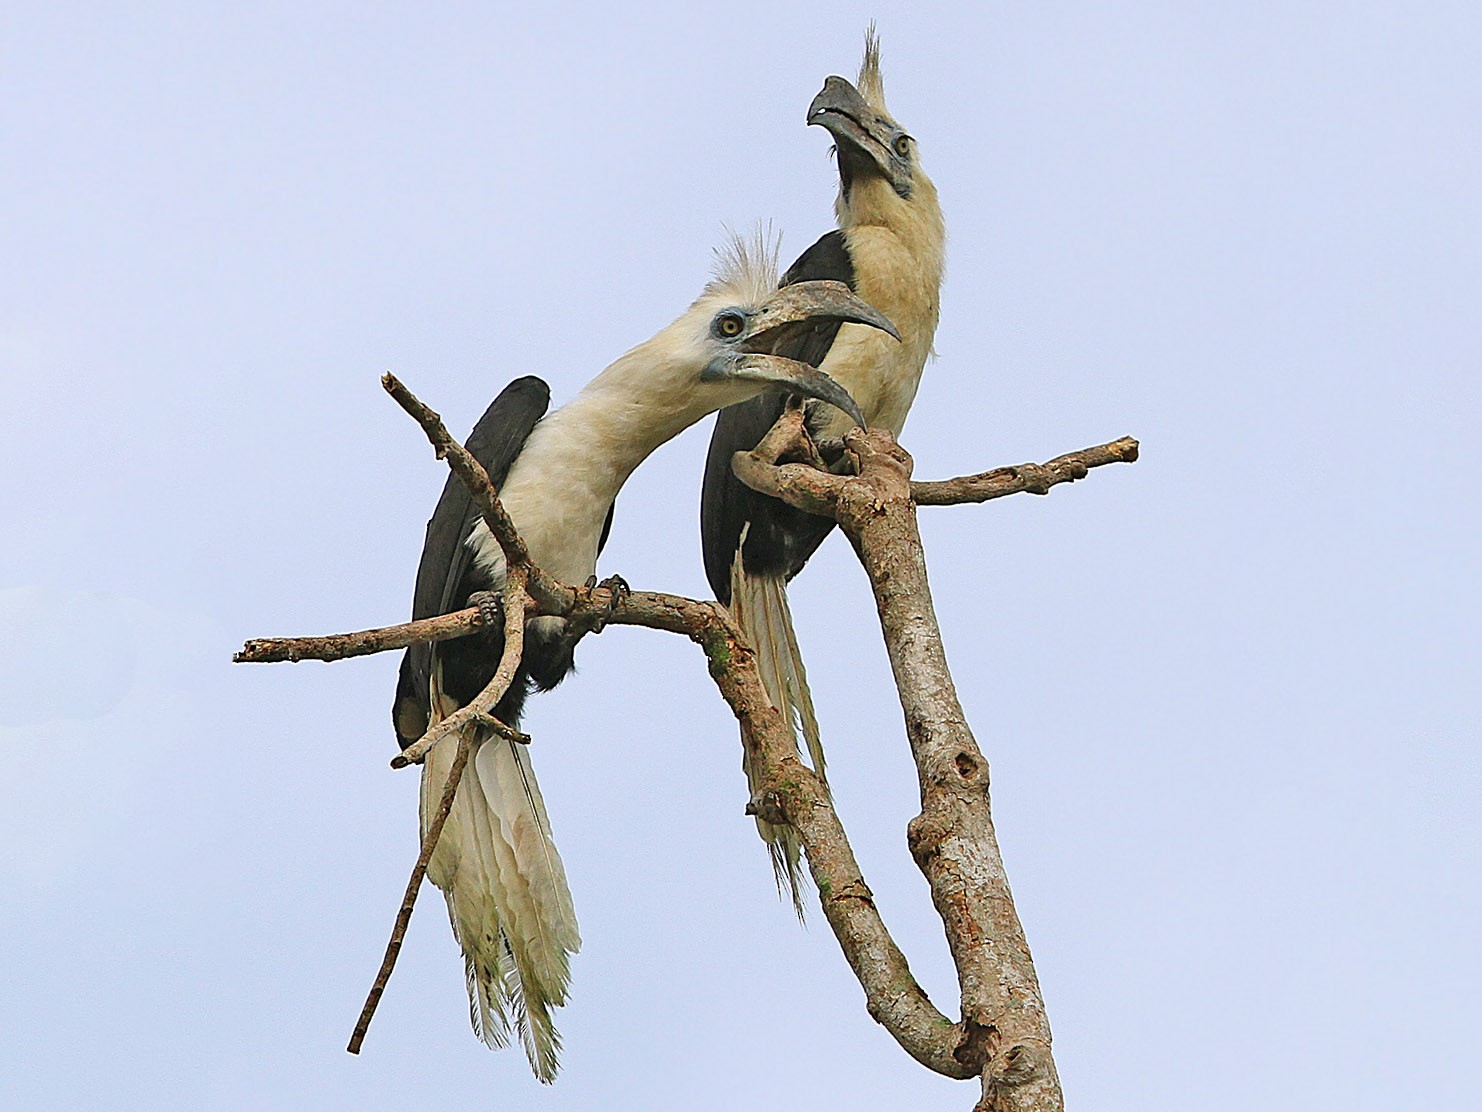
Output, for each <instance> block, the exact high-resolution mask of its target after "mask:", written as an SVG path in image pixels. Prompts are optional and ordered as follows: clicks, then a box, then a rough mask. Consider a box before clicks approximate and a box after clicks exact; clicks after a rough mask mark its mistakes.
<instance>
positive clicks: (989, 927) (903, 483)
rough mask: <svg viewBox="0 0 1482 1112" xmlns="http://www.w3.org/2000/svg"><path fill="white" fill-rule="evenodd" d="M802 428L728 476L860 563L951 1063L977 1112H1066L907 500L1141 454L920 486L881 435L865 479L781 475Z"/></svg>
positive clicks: (983, 765) (993, 490) (1039, 478)
mask: <svg viewBox="0 0 1482 1112" xmlns="http://www.w3.org/2000/svg"><path fill="white" fill-rule="evenodd" d="M801 421H802V418H801V414H784V416H783V418H782V419H781V420H780V421H779V427H778V428H774V430H773V434H771V435H769V437H768V439H767V440H764V441H763V443H762V445H759V446H758V449H757V450H756V451H753V452H749V453H738V454H737V455H736V457H735V459H734V462H733V467H734V469H735V472H736V474H737V476H738V477H739V478H740V479H741V481H742V482H744V483H746V484H747V485H748V486H751V487H753V488H754V489H756V490H759V491H761V492H762V493H765V494H770V495H772V496H773V497H776V498H781V499H782V500H783V501H786V502H788V503H789V504H790V505H793V506H796V507H798V508H800V509H803V510H807V511H809V512H812V513H819V514H825V515H827V516H829V517H833V518H834V519H835V520H837V521H838V522H839V524H840V526H841V528H843V530H844V532H845V534H846V535H847V536H848V537H849V539H850V542H851V543H852V544H853V545H854V548H855V551H856V552H857V553H858V555H859V558H860V561H861V562H862V563H863V564H864V567H865V570H866V572H867V573H868V575H869V578H870V584H871V587H872V589H873V591H874V594H875V602H876V608H877V610H878V611H879V615H880V624H881V629H882V631H883V633H884V636H885V643H886V648H887V651H888V652H889V655H890V662H891V669H892V672H893V673H894V676H895V682H896V687H897V690H898V691H899V694H900V702H901V709H902V711H903V713H904V715H905V725H906V736H907V738H908V740H909V742H910V746H911V753H912V756H913V758H914V759H915V762H916V767H917V772H918V777H919V782H920V790H921V813H920V814H919V815H918V816H917V817H916V818H914V819H912V820H911V823H910V824H909V826H908V828H907V843H908V845H909V847H910V850H911V854H912V856H913V857H914V858H915V860H916V863H917V865H918V866H919V867H920V868H921V870H922V872H923V873H924V874H925V875H926V878H927V882H928V884H929V885H930V887H931V892H932V902H933V903H934V905H935V906H936V909H937V912H938V914H939V915H940V916H941V918H942V922H943V925H944V926H945V928H946V933H947V942H948V946H949V948H950V950H951V952H952V959H953V962H954V964H955V966H956V968H957V974H958V982H959V986H960V988H961V993H962V1016H963V1019H962V1023H961V1028H962V1033H963V1036H964V1037H963V1038H962V1040H961V1042H960V1043H959V1045H957V1046H956V1047H955V1048H954V1050H953V1056H954V1058H955V1059H956V1060H957V1061H959V1062H961V1063H963V1064H964V1065H966V1066H969V1067H971V1069H972V1072H973V1073H975V1074H978V1075H980V1076H981V1079H982V1086H983V1096H982V1099H981V1101H980V1102H979V1104H978V1106H977V1108H978V1112H1059V1110H1061V1109H1063V1108H1064V1098H1063V1096H1062V1094H1061V1090H1060V1081H1059V1077H1058V1074H1057V1072H1056V1069H1055V1063H1054V1059H1053V1057H1052V1055H1051V1052H1050V1028H1049V1023H1048V1020H1047V1019H1046V1016H1045V1009H1044V1003H1043V1000H1042V998H1041V996H1040V991H1039V981H1038V978H1037V977H1036V975H1035V971H1034V963H1033V960H1032V959H1031V957H1030V953H1029V944H1028V942H1027V940H1026V939H1025V937H1024V930H1023V927H1022V925H1021V924H1020V922H1019V917H1018V913H1017V912H1016V911H1015V909H1014V903H1013V897H1012V896H1011V894H1010V892H1009V886H1008V878H1007V875H1006V873H1005V870H1004V866H1003V859H1002V856H1001V855H1000V853H999V849H998V842H997V838H996V837H995V835H994V831H993V819H992V814H991V811H990V808H989V793H988V783H989V776H988V762H987V761H986V759H985V758H984V757H983V754H982V752H981V751H980V750H979V749H978V746H977V742H976V741H975V740H974V739H973V736H972V731H971V729H970V728H969V727H968V724H967V719H966V716H965V715H964V714H963V711H962V706H961V704H960V702H959V701H958V698H957V692H956V687H955V685H954V683H953V681H952V676H951V673H950V672H949V671H948V669H947V661H946V656H945V653H944V652H943V649H942V640H941V631H940V629H939V627H938V625H937V619H936V612H935V609H934V607H933V605H932V601H931V590H930V586H929V584H928V582H927V576H926V561H925V556H924V553H923V550H922V545H921V535H920V532H919V531H918V529H917V526H916V513H915V501H914V500H913V498H914V497H921V498H923V499H924V500H926V501H928V502H931V503H933V504H948V503H952V502H963V501H983V500H986V499H988V498H995V497H1001V496H1003V495H1006V494H1013V493H1017V492H1019V491H1030V492H1035V493H1044V492H1045V491H1047V490H1048V489H1049V487H1050V486H1053V485H1055V484H1056V483H1061V482H1068V481H1071V480H1073V479H1077V478H1080V477H1082V476H1084V475H1085V474H1086V472H1087V470H1088V469H1089V468H1090V467H1095V466H1099V465H1101V464H1104V463H1114V462H1123V461H1126V462H1130V461H1132V460H1135V459H1136V458H1137V442H1136V441H1134V440H1131V439H1130V438H1124V439H1123V440H1120V441H1114V442H1112V443H1111V444H1107V445H1102V446H1101V447H1099V448H1092V449H1088V450H1086V451H1084V452H1077V453H1071V454H1070V455H1067V456H1061V457H1059V458H1058V459H1056V460H1052V461H1050V463H1048V464H1044V465H1034V464H1031V465H1026V466H1023V467H1019V468H1002V469H999V470H997V471H993V472H985V473H983V474H981V475H975V476H967V477H965V478H963V479H958V480H952V481H950V482H947V483H934V484H917V483H912V482H911V481H910V477H911V458H910V456H909V455H907V454H906V452H905V451H904V450H903V449H901V448H900V446H899V445H897V444H896V443H895V441H894V440H893V438H891V437H890V435H889V434H888V433H886V432H883V431H881V430H872V431H870V432H865V431H863V430H856V431H855V432H853V433H851V434H849V435H848V436H846V437H845V446H846V448H847V449H848V450H849V452H850V453H851V455H852V456H853V457H854V460H855V462H856V464H857V465H858V472H859V473H858V474H857V475H853V476H839V475H833V474H830V473H828V472H825V471H821V470H819V469H817V468H814V467H810V466H806V465H803V464H795V463H787V464H781V465H777V464H775V463H774V462H773V461H775V460H776V459H777V458H778V456H779V449H781V450H783V451H785V450H786V449H787V446H788V444H789V443H790V438H794V437H796V436H800V435H802V432H801V430H802V424H801ZM787 424H791V425H793V426H794V428H793V429H792V430H791V431H790V432H789V430H787V429H785V428H782V426H784V425H787Z"/></svg>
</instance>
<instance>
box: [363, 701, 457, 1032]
mask: <svg viewBox="0 0 1482 1112" xmlns="http://www.w3.org/2000/svg"><path fill="white" fill-rule="evenodd" d="M472 751H473V738H472V731H471V730H465V731H464V732H463V733H462V734H460V735H459V736H458V752H457V753H455V754H454V755H453V764H452V767H450V768H449V769H448V782H447V783H446V784H444V785H443V794H442V798H441V799H439V801H438V804H437V813H436V814H435V815H433V816H432V823H431V824H430V825H429V826H428V827H427V833H426V834H425V835H424V836H423V838H422V852H421V853H419V854H417V863H416V864H415V865H413V866H412V875H411V877H410V878H409V879H408V880H407V887H406V892H405V893H403V894H402V897H401V907H400V909H398V911H397V912H396V922H395V923H394V924H393V925H392V927H391V938H390V940H389V941H388V942H387V943H386V954H385V956H384V957H383V958H381V968H380V969H379V970H377V972H376V979H375V981H374V982H373V983H372V984H371V990H370V994H369V995H368V996H367V997H366V998H365V1007H363V1008H361V1009H360V1018H359V1019H357V1020H356V1021H355V1030H354V1031H353V1032H352V1033H351V1035H350V1044H349V1045H348V1046H347V1047H345V1049H346V1050H348V1051H349V1052H350V1053H351V1054H359V1053H360V1044H361V1043H363V1042H364V1041H365V1033H366V1031H368V1030H370V1024H371V1019H372V1018H373V1017H374V1016H375V1014H376V1007H377V1006H378V1005H379V1004H380V1003H381V994H382V993H384V992H385V991H386V985H387V984H388V983H389V982H390V980H391V971H392V970H393V969H395V968H396V958H397V955H398V954H400V953H401V944H402V941H403V940H404V939H405V938H406V934H407V926H408V924H410V923H411V921H412V909H413V908H415V907H416V906H417V893H418V892H419V891H421V889H422V878H423V877H425V876H426V875H427V863H428V862H429V861H431V860H432V853H433V850H435V849H437V840H438V838H440V837H441V836H442V832H443V826H444V824H446V823H447V821H448V814H449V813H450V812H451V811H452V810H453V797H454V796H455V795H456V794H457V792H458V782H459V781H460V780H462V779H463V769H464V767H465V766H467V764H468V756H469V754H470V753H471V752H472Z"/></svg>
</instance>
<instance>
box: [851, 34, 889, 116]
mask: <svg viewBox="0 0 1482 1112" xmlns="http://www.w3.org/2000/svg"><path fill="white" fill-rule="evenodd" d="M854 87H855V88H856V89H858V90H859V95H860V96H862V97H864V99H865V103H866V104H868V105H869V106H870V107H871V108H873V109H875V111H877V112H881V113H883V114H885V115H887V116H888V115H890V112H889V110H888V109H886V107H885V79H884V77H883V76H881V74H880V36H879V35H877V34H876V33H875V24H874V22H873V21H872V22H871V23H870V25H869V27H868V28H866V29H865V52H864V61H862V62H860V64H859V78H858V79H857V80H856V81H855V82H854Z"/></svg>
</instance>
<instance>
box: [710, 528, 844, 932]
mask: <svg viewBox="0 0 1482 1112" xmlns="http://www.w3.org/2000/svg"><path fill="white" fill-rule="evenodd" d="M731 613H732V614H734V615H735V618H736V623H737V624H738V625H739V626H740V627H741V632H742V633H744V634H745V635H746V640H747V641H748V642H749V643H750V645H751V647H752V648H753V649H755V650H756V660H757V668H758V670H759V671H760V672H761V677H762V686H763V687H764V688H766V691H767V698H768V699H770V700H771V701H772V705H773V706H774V707H776V708H777V709H778V711H780V712H781V714H782V720H783V721H784V722H786V723H787V725H788V728H789V730H790V731H791V732H792V735H793V745H794V747H796V746H797V731H798V729H799V728H800V727H801V729H802V733H803V738H804V740H805V741H806V743H807V746H808V761H809V763H810V764H811V765H812V766H813V771H814V772H816V773H818V775H819V777H820V778H821V779H823V781H824V783H825V785H827V783H828V778H827V773H826V771H825V766H824V759H823V741H822V739H821V738H820V737H819V736H818V718H817V716H816V715H815V714H814V713H813V696H812V695H811V694H810V693H809V691H808V674H807V672H806V671H805V670H804V668H803V654H802V653H801V652H800V651H799V649H798V638H797V634H795V633H794V632H793V628H792V612H791V611H790V610H789V609H788V607H787V583H786V581H785V580H783V579H782V578H781V577H780V576H752V575H748V574H747V573H746V569H745V568H744V567H742V565H741V551H740V548H739V546H738V548H737V550H736V557H735V559H734V560H733V561H732V562H731ZM741 767H742V769H744V770H745V772H746V783H747V786H748V787H749V788H751V789H752V791H753V792H754V791H755V790H756V787H757V770H756V769H754V768H752V762H751V747H750V746H749V745H745V744H743V745H742V748H741ZM756 829H757V832H758V833H759V834H760V835H761V836H762V840H763V841H765V842H766V843H767V849H768V850H769V851H770V852H771V855H772V869H773V871H774V872H775V873H776V874H777V887H778V889H779V890H780V889H782V888H783V887H784V886H785V887H786V888H787V891H788V892H789V894H790V895H791V896H792V902H793V906H794V907H795V908H796V909H797V912H798V917H799V918H802V915H803V891H802V885H803V877H804V875H805V874H804V872H803V870H802V867H801V864H800V857H801V848H802V847H801V846H800V844H799V843H798V835H797V831H795V830H794V829H793V828H792V827H790V826H777V825H774V824H772V823H770V822H767V821H765V820H764V819H762V818H760V817H758V818H757V820H756Z"/></svg>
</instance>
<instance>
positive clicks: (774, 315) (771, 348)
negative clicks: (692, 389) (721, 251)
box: [676, 240, 900, 425]
mask: <svg viewBox="0 0 1482 1112" xmlns="http://www.w3.org/2000/svg"><path fill="white" fill-rule="evenodd" d="M828 323H840V324H863V325H866V326H868V327H871V328H878V329H880V330H881V331H883V332H886V333H888V334H890V335H891V336H894V337H895V338H896V339H897V340H899V339H900V336H899V334H898V333H897V332H896V330H895V326H894V325H893V324H891V323H890V321H889V320H888V319H887V318H886V317H885V315H884V314H883V313H880V312H878V311H876V310H875V309H873V308H871V307H870V306H869V305H867V304H866V303H865V302H864V301H863V300H861V299H860V298H859V297H858V296H857V295H856V294H855V293H854V292H853V291H851V290H850V289H849V287H848V286H846V285H844V283H842V282H797V283H794V284H793V285H790V286H783V287H781V288H780V289H779V288H778V287H777V271H776V264H775V261H774V260H773V259H771V258H770V257H769V253H768V252H767V251H766V249H765V247H764V245H760V244H758V245H757V247H755V248H754V249H748V246H747V245H746V244H744V243H742V242H741V241H739V240H738V241H736V242H735V243H734V244H733V245H732V248H731V251H730V252H729V253H728V254H726V255H725V256H724V257H723V258H722V263H721V269H720V273H719V274H718V275H717V277H716V279H715V280H714V281H713V282H711V283H710V285H709V286H707V287H706V288H705V292H704V293H703V294H701V295H700V298H699V299H698V300H697V301H696V302H695V303H694V305H692V306H691V307H690V310H689V312H688V313H686V314H685V316H684V317H682V318H681V320H680V321H679V322H676V324H680V325H682V326H683V327H684V328H685V330H686V331H687V332H688V334H689V335H688V339H689V342H690V345H692V351H693V352H694V356H695V358H696V361H697V362H698V364H699V365H700V367H701V370H700V374H699V389H700V392H701V394H702V395H703V396H705V399H706V404H711V403H712V402H713V401H719V404H716V405H713V408H716V409H719V408H722V407H723V406H725V405H729V404H732V403H733V402H735V401H740V400H744V399H745V398H746V397H748V396H750V395H752V394H755V393H757V392H758V387H765V386H773V387H780V388H782V389H786V390H790V391H792V392H793V393H796V394H802V395H804V396H806V397H809V398H817V399H818V400H819V401H822V402H827V403H828V404H829V405H832V406H836V407H838V408H839V409H841V410H843V411H844V412H845V413H847V414H848V415H849V416H850V418H851V419H853V420H854V421H855V422H856V423H857V424H860V425H863V424H864V419H863V418H862V417H861V416H860V412H859V407H858V406H857V405H855V404H854V399H853V398H851V397H850V396H849V394H848V392H847V391H846V390H845V389H844V388H843V387H842V386H840V385H839V384H838V383H837V382H835V381H834V380H833V379H832V378H830V377H829V376H828V375H826V374H824V373H823V372H822V371H820V370H819V369H818V368H817V367H813V366H810V365H809V364H807V363H802V362H799V361H798V360H796V359H790V358H787V357H786V356H782V355H778V354H776V352H778V351H779V350H787V349H788V348H789V347H793V346H795V345H793V344H792V341H793V339H794V338H795V337H796V336H797V335H798V334H799V333H800V332H805V331H807V330H808V329H809V328H811V327H813V326H815V325H818V324H828Z"/></svg>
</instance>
